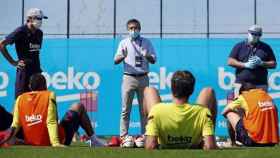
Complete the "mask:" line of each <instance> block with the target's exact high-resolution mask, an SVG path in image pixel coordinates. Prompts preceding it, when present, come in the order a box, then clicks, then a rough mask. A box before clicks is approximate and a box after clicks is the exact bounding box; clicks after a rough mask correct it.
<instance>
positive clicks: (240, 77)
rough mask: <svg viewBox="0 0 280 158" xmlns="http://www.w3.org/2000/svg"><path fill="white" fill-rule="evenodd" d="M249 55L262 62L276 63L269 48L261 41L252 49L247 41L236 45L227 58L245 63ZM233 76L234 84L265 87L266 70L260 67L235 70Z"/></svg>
mask: <svg viewBox="0 0 280 158" xmlns="http://www.w3.org/2000/svg"><path fill="white" fill-rule="evenodd" d="M251 55H257V56H258V57H260V58H261V59H262V61H270V60H274V61H276V59H275V56H274V53H273V50H272V49H271V47H270V46H269V45H268V44H266V43H264V42H261V41H260V42H258V43H257V45H256V46H255V47H253V48H252V47H250V45H249V44H248V42H247V41H242V42H240V43H237V44H236V45H235V46H234V47H233V49H232V51H231V53H230V55H229V57H231V58H234V59H236V60H238V61H241V62H247V61H248V59H249V57H250V56H251ZM235 75H236V81H235V82H236V83H241V82H244V81H245V82H250V83H253V84H255V85H264V84H265V85H267V75H268V72H267V68H264V67H262V66H258V67H256V68H255V69H247V68H236V71H235Z"/></svg>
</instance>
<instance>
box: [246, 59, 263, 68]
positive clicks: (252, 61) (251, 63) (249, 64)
mask: <svg viewBox="0 0 280 158" xmlns="http://www.w3.org/2000/svg"><path fill="white" fill-rule="evenodd" d="M258 65H259V61H258V59H257V58H256V56H251V57H250V58H249V60H248V61H247V62H246V63H244V67H245V68H248V69H254V68H255V67H256V66H258Z"/></svg>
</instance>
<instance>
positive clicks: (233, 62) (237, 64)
mask: <svg viewBox="0 0 280 158" xmlns="http://www.w3.org/2000/svg"><path fill="white" fill-rule="evenodd" d="M227 64H228V65H229V66H232V67H235V68H244V67H245V66H244V63H242V62H240V61H238V60H236V59H234V58H231V57H229V58H228V62H227Z"/></svg>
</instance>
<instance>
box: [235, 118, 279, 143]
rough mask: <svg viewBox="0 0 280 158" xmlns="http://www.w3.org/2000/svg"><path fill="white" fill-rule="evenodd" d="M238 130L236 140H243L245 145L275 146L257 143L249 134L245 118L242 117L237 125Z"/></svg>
mask: <svg viewBox="0 0 280 158" xmlns="http://www.w3.org/2000/svg"><path fill="white" fill-rule="evenodd" d="M235 130H236V140H237V141H239V142H241V143H242V144H243V145H245V146H252V147H265V146H274V145H275V144H271V143H269V144H259V143H256V142H255V141H254V140H252V139H251V138H250V137H249V135H248V132H247V130H246V129H245V128H244V125H243V120H242V119H240V120H239V121H238V122H237V124H236V127H235Z"/></svg>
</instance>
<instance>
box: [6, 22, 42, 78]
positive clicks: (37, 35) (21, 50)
mask: <svg viewBox="0 0 280 158" xmlns="http://www.w3.org/2000/svg"><path fill="white" fill-rule="evenodd" d="M42 39H43V32H42V31H41V30H40V29H37V30H36V31H35V32H34V33H32V32H31V31H30V30H29V29H28V27H27V25H23V26H20V27H18V28H17V29H16V30H15V31H14V32H12V33H10V34H9V35H8V36H6V40H7V41H8V43H9V44H14V43H15V47H16V52H17V56H18V59H19V60H24V61H25V64H26V67H25V68H26V71H28V72H29V73H32V74H33V73H37V72H42V70H41V68H40V59H39V51H40V49H41V45H42Z"/></svg>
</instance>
